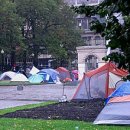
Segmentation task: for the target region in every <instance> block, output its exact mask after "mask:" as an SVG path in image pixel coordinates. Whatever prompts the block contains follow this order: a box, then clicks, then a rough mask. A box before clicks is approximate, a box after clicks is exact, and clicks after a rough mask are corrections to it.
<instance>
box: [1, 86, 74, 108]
mask: <svg viewBox="0 0 130 130" xmlns="http://www.w3.org/2000/svg"><path fill="white" fill-rule="evenodd" d="M17 87H18V86H0V109H3V108H7V107H14V106H21V105H26V104H34V103H40V102H43V101H59V99H60V98H61V97H62V95H63V94H64V95H66V96H67V100H71V99H72V97H73V95H74V93H75V91H76V88H77V86H64V87H63V85H62V84H60V85H59V84H58V85H57V84H46V85H33V86H23V90H18V88H17ZM63 88H64V89H63Z"/></svg>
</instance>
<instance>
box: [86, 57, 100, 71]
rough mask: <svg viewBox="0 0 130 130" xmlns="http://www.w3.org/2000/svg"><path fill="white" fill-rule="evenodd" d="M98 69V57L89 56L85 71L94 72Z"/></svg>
mask: <svg viewBox="0 0 130 130" xmlns="http://www.w3.org/2000/svg"><path fill="white" fill-rule="evenodd" d="M97 67H98V59H97V57H96V56H94V55H89V56H88V57H87V58H86V59H85V70H86V72H87V71H89V70H93V69H96V68H97Z"/></svg>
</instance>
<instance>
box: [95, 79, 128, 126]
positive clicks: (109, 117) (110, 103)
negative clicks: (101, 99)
mask: <svg viewBox="0 0 130 130" xmlns="http://www.w3.org/2000/svg"><path fill="white" fill-rule="evenodd" d="M129 108H130V82H129V81H128V82H124V83H123V84H122V85H121V86H119V87H118V88H117V89H116V90H115V91H114V92H113V93H112V94H111V95H110V96H109V97H108V99H107V104H106V106H105V107H104V108H103V110H102V111H101V112H100V113H99V115H98V117H97V118H96V120H95V121H94V124H120V125H124V124H127V125H128V124H129V125H130V110H129Z"/></svg>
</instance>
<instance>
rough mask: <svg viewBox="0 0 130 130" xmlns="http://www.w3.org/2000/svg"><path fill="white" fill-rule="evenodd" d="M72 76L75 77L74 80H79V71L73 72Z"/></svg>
mask: <svg viewBox="0 0 130 130" xmlns="http://www.w3.org/2000/svg"><path fill="white" fill-rule="evenodd" d="M72 74H73V75H74V78H75V79H76V80H78V70H72Z"/></svg>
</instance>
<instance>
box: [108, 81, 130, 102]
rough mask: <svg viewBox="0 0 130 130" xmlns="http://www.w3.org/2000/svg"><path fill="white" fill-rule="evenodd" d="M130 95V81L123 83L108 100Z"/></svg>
mask: <svg viewBox="0 0 130 130" xmlns="http://www.w3.org/2000/svg"><path fill="white" fill-rule="evenodd" d="M125 95H130V81H127V82H124V83H122V84H121V85H120V86H119V87H118V88H117V89H116V90H115V91H114V92H113V93H112V94H111V95H110V96H109V97H108V98H107V100H106V102H108V101H109V100H110V98H113V97H121V96H125Z"/></svg>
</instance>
